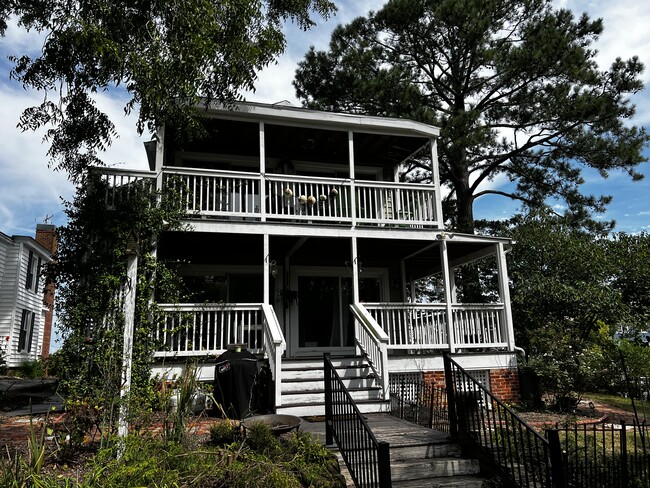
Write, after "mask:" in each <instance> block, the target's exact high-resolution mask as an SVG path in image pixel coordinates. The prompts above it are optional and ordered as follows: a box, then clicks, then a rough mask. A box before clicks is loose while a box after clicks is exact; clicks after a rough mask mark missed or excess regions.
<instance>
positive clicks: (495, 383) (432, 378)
mask: <svg viewBox="0 0 650 488" xmlns="http://www.w3.org/2000/svg"><path fill="white" fill-rule="evenodd" d="M489 374H490V391H491V392H492V394H493V395H494V396H495V397H497V398H498V399H499V400H501V401H502V402H504V403H508V404H512V403H519V401H520V396H519V374H518V373H517V370H516V369H491V370H490V371H489ZM422 376H423V379H424V382H425V383H428V384H433V385H434V386H435V387H439V388H444V387H445V373H444V372H443V371H427V372H425V373H423V375H422Z"/></svg>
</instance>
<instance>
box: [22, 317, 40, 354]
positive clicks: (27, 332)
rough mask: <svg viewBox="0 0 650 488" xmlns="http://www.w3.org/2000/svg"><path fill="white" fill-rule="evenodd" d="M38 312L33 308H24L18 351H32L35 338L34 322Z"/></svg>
mask: <svg viewBox="0 0 650 488" xmlns="http://www.w3.org/2000/svg"><path fill="white" fill-rule="evenodd" d="M35 320H36V314H35V313H34V312H32V311H31V310H23V316H22V318H21V320H20V336H19V338H18V352H25V351H26V352H31V350H32V342H33V340H34V322H35Z"/></svg>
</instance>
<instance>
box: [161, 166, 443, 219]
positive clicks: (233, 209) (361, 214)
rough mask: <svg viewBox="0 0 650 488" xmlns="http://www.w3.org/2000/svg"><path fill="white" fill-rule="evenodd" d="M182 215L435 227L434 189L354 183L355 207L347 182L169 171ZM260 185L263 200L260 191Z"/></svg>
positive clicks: (350, 187)
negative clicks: (174, 183)
mask: <svg viewBox="0 0 650 488" xmlns="http://www.w3.org/2000/svg"><path fill="white" fill-rule="evenodd" d="M163 171H164V175H165V178H166V179H169V178H170V177H172V176H174V177H175V178H176V180H177V184H178V189H179V191H180V192H181V195H182V199H183V201H184V202H185V205H186V208H187V212H188V213H189V214H193V215H201V216H213V217H229V218H231V217H248V218H253V219H261V218H262V217H264V218H266V219H269V220H282V221H295V222H299V221H309V222H329V223H337V224H349V223H351V222H352V221H353V217H354V218H356V220H357V222H358V224H360V225H382V226H386V225H404V226H409V227H413V226H415V227H423V226H439V223H440V222H439V216H437V215H436V214H435V208H436V206H435V198H436V194H435V189H434V188H433V187H432V186H430V185H420V184H413V183H394V182H374V181H357V182H355V184H354V188H355V192H354V194H355V203H353V199H352V188H353V185H352V182H351V181H350V180H349V179H341V178H321V177H308V176H296V175H277V174H268V175H265V177H264V179H262V176H261V175H260V174H258V173H246V172H238V171H216V170H199V169H191V168H169V167H166V168H165V169H164V170H163ZM262 184H263V185H264V190H265V191H264V193H265V197H264V201H262V197H261V192H260V189H261V186H262Z"/></svg>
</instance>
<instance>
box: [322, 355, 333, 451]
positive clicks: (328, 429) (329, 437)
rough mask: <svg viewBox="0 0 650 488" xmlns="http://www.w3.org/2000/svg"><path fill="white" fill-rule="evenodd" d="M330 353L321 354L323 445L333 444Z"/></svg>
mask: <svg viewBox="0 0 650 488" xmlns="http://www.w3.org/2000/svg"><path fill="white" fill-rule="evenodd" d="M329 356H330V355H329V354H327V353H325V354H323V363H324V366H323V371H324V373H325V374H324V376H325V445H327V446H333V445H334V436H333V433H332V428H333V423H334V415H333V414H332V370H331V367H330V366H331V363H330V357H329Z"/></svg>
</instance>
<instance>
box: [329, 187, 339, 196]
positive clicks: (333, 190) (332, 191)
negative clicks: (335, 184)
mask: <svg viewBox="0 0 650 488" xmlns="http://www.w3.org/2000/svg"><path fill="white" fill-rule="evenodd" d="M338 194H339V191H338V190H337V189H336V188H332V189H331V190H330V197H332V198H336V197H337V196H338Z"/></svg>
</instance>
